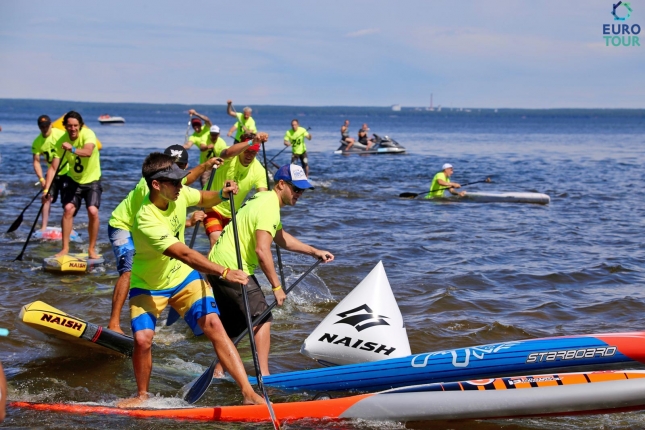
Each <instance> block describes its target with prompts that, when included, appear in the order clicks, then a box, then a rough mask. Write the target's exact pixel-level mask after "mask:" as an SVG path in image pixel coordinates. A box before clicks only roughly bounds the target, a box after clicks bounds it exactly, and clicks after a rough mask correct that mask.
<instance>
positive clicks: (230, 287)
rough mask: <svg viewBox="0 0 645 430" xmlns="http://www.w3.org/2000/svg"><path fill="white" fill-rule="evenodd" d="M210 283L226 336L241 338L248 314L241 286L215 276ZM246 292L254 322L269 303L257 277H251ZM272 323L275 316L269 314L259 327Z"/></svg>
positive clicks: (210, 276) (209, 279) (211, 276)
mask: <svg viewBox="0 0 645 430" xmlns="http://www.w3.org/2000/svg"><path fill="white" fill-rule="evenodd" d="M208 282H209V283H210V284H211V286H212V287H213V295H214V296H215V301H216V302H217V307H218V308H219V312H220V313H219V317H220V319H221V320H222V325H223V326H224V329H225V330H226V334H228V336H229V337H230V338H234V337H237V336H239V335H240V333H242V332H243V331H244V329H246V313H245V312H244V297H242V288H240V286H239V284H233V283H231V282H228V281H225V280H224V279H220V278H219V277H217V276H213V275H208ZM246 290H247V292H248V295H249V308H250V309H251V319H252V320H254V319H255V318H256V317H258V316H259V315H260V314H261V313H262V312H264V310H265V309H267V308H268V307H269V305H267V301H266V299H265V298H264V294H263V293H262V290H261V289H260V285H259V284H258V280H257V279H256V278H255V276H250V277H249V283H248V284H247V286H246ZM271 321H273V315H272V314H271V313H269V314H268V315H267V316H266V317H265V318H264V319H263V320H262V321H260V322H259V323H258V325H259V324H264V323H266V322H271Z"/></svg>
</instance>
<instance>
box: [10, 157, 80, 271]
mask: <svg viewBox="0 0 645 430" xmlns="http://www.w3.org/2000/svg"><path fill="white" fill-rule="evenodd" d="M66 153H67V150H66V149H65V150H64V151H63V155H62V156H61V157H60V159H61V160H62V159H63V158H65V154H66ZM63 166H65V163H60V165H59V166H58V169H57V170H56V174H55V175H54V179H55V178H56V176H58V174H59V173H60V171H61V170H62V168H63ZM52 183H53V181H52ZM49 191H51V190H47V194H45V196H48V195H49ZM44 206H45V204H44V203H43V204H41V205H40V209H38V214H37V215H36V219H34V223H33V224H32V225H31V230H30V231H29V235H28V236H27V240H25V244H24V245H23V247H22V251H20V254H19V255H18V256H17V257H16V259H15V260H13V261H22V256H23V254H24V253H25V249H27V245H29V240H30V239H31V235H32V234H34V230H36V224H38V218H40V214H41V213H42V212H43V207H44Z"/></svg>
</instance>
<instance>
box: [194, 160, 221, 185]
mask: <svg viewBox="0 0 645 430" xmlns="http://www.w3.org/2000/svg"><path fill="white" fill-rule="evenodd" d="M220 164H222V160H221V159H220V158H217V157H213V158H209V159H208V160H206V161H205V162H203V163H202V164H200V165H198V166H195V167H193V168H192V169H191V171H190V172H188V175H187V176H186V185H190V184H192V183H193V182H195V181H196V180H197V179H199V177H200V176H202V174H203V173H204V172H205V171H207V170H209V169H212V168H213V166H215V165H217V166H219V165H220Z"/></svg>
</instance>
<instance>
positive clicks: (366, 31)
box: [345, 28, 381, 37]
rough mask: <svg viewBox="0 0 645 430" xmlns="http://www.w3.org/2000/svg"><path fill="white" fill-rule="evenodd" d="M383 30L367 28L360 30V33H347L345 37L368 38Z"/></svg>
mask: <svg viewBox="0 0 645 430" xmlns="http://www.w3.org/2000/svg"><path fill="white" fill-rule="evenodd" d="M380 32H381V29H380V28H365V29H363V30H358V31H353V32H351V33H347V34H346V35H345V37H363V36H368V35H370V34H376V33H380Z"/></svg>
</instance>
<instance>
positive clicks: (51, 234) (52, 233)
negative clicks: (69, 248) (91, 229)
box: [33, 227, 81, 242]
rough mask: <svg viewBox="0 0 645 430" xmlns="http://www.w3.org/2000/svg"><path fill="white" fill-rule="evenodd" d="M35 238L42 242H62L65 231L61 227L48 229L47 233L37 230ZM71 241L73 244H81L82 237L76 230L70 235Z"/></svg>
mask: <svg viewBox="0 0 645 430" xmlns="http://www.w3.org/2000/svg"><path fill="white" fill-rule="evenodd" d="M33 238H34V239H41V240H61V239H62V238H63V231H62V229H61V228H60V227H47V228H46V229H45V231H42V230H36V231H35V232H34V236H33ZM69 240H71V241H72V242H80V241H81V237H80V236H79V234H78V233H77V232H76V230H72V233H71V234H70V235H69Z"/></svg>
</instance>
